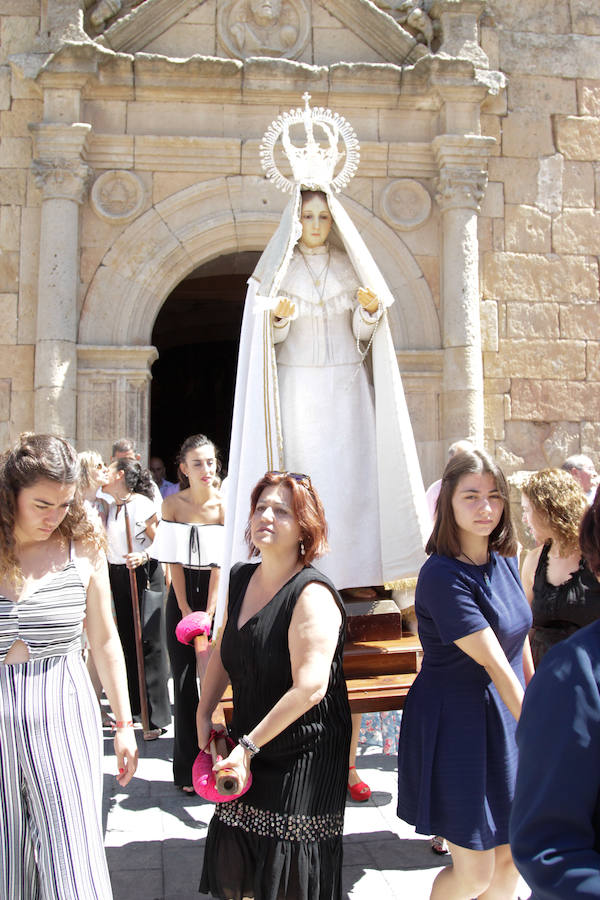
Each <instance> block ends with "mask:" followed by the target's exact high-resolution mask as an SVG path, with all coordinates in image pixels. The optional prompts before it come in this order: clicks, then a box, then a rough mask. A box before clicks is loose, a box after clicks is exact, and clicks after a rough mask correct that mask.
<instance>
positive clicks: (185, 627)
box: [175, 612, 211, 651]
mask: <svg viewBox="0 0 600 900" xmlns="http://www.w3.org/2000/svg"><path fill="white" fill-rule="evenodd" d="M210 626H211V621H210V616H209V615H208V614H207V613H205V612H193V613H190V614H189V616H184V617H183V619H182V620H181V621H180V622H178V623H177V627H176V629H175V637H176V638H177V640H178V641H179V642H180V643H181V644H192V645H193V646H194V647H195V649H196V650H198V651H200V650H203V649H206V646H207V645H208V635H209V634H210ZM196 639H198V640H196ZM200 644H202V645H201V646H200Z"/></svg>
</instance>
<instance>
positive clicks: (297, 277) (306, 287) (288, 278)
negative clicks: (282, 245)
mask: <svg viewBox="0 0 600 900" xmlns="http://www.w3.org/2000/svg"><path fill="white" fill-rule="evenodd" d="M327 255H329V264H328V265H325V266H324V259H325V257H326V256H327ZM311 263H316V265H314V267H313V265H311ZM311 272H312V274H313V276H318V275H319V274H321V273H323V274H324V275H325V276H326V280H325V284H324V285H323V288H324V289H323V290H320V289H319V287H318V286H317V285H316V284H315V282H314V279H313V278H312V277H311ZM358 287H359V285H358V281H357V279H356V274H355V272H354V269H353V268H352V265H351V264H350V261H349V260H348V257H347V256H346V254H345V253H343V252H342V251H341V250H338V249H337V247H332V246H330V245H328V244H322V245H320V246H319V247H314V248H309V247H304V248H300V246H297V247H296V249H295V250H294V254H293V256H292V259H291V262H290V265H289V268H288V270H287V272H286V274H285V277H284V278H283V280H282V282H281V285H280V288H279V290H280V292H281V295H282V296H284V297H287V298H288V300H292V301H293V302H294V303H295V305H296V311H295V314H294V316H293V318H298V317H299V316H301V317H304V316H320V317H326V316H332V315H340V314H341V313H344V312H346V311H348V310H350V311H352V310H354V308H355V307H356V303H357V300H356V291H357V289H358Z"/></svg>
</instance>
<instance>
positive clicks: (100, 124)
mask: <svg viewBox="0 0 600 900" xmlns="http://www.w3.org/2000/svg"><path fill="white" fill-rule="evenodd" d="M82 121H84V122H90V124H91V125H92V127H93V130H94V132H95V133H96V134H124V133H125V132H126V131H127V103H126V102H125V101H124V100H86V101H85V103H84V104H83V110H82Z"/></svg>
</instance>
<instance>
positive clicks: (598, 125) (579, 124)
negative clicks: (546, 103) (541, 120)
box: [554, 116, 600, 162]
mask: <svg viewBox="0 0 600 900" xmlns="http://www.w3.org/2000/svg"><path fill="white" fill-rule="evenodd" d="M554 128H555V132H556V147H557V149H558V150H559V151H560V152H561V153H563V154H564V155H565V157H566V158H567V159H580V160H589V161H590V162H593V161H594V160H596V159H599V158H600V118H599V117H597V116H555V117H554Z"/></svg>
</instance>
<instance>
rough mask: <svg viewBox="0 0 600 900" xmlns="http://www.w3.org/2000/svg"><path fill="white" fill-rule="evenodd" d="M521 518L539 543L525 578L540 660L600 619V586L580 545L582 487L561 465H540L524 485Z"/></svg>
mask: <svg viewBox="0 0 600 900" xmlns="http://www.w3.org/2000/svg"><path fill="white" fill-rule="evenodd" d="M521 505H522V507H523V520H524V521H525V523H526V524H527V525H528V526H529V529H530V530H531V532H532V534H533V537H534V540H535V542H536V544H537V545H538V546H536V547H535V549H534V550H530V551H529V552H528V553H527V555H526V557H525V559H524V561H523V566H522V572H521V579H522V581H523V587H524V588H525V594H526V596H527V599H528V600H529V602H530V604H531V611H532V613H533V628H532V631H531V635H530V638H531V651H532V654H533V661H534V664H535V666H536V667H537V665H538V663H539V662H540V660H541V659H542V657H543V656H544V654H545V653H546V651H547V650H549V649H550V647H553V646H554V644H558V643H559V641H562V640H564V639H565V638H566V637H569V635H571V634H573V633H574V632H575V631H577V630H578V629H579V628H583V626H584V625H589V624H590V623H591V622H594V621H595V620H596V619H597V618H599V617H600V585H599V584H598V582H597V581H596V579H595V577H594V576H593V575H592V573H591V572H590V570H589V568H588V566H587V565H586V563H585V561H584V559H583V558H582V555H581V550H580V547H579V527H580V524H581V519H582V516H583V514H584V512H585V509H586V500H585V496H584V494H583V491H582V490H581V487H580V485H579V484H578V482H577V481H575V480H574V479H573V478H572V477H571V475H569V473H568V472H563V471H562V470H561V469H542V470H541V471H540V472H535V473H534V474H533V475H531V476H530V477H529V478H528V479H527V481H525V482H524V484H522V485H521Z"/></svg>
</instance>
